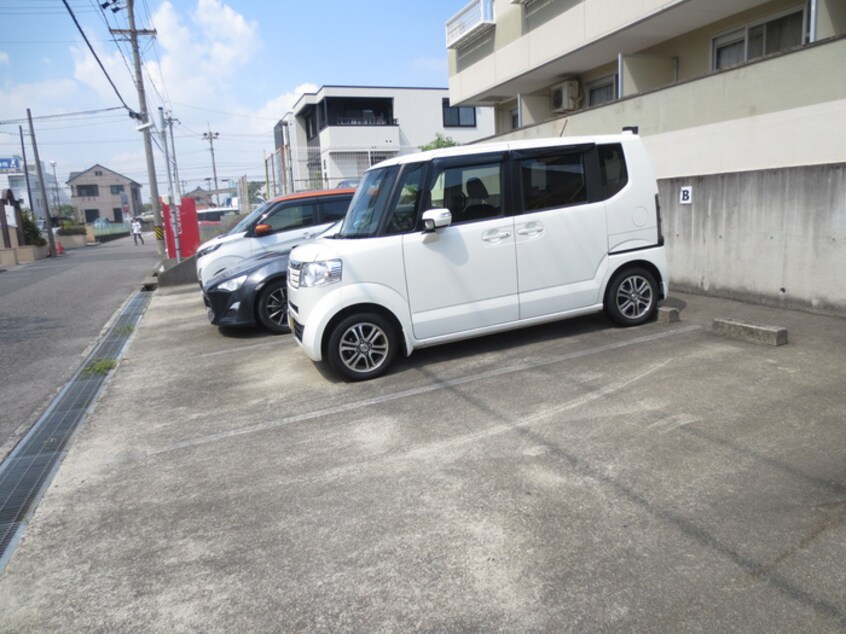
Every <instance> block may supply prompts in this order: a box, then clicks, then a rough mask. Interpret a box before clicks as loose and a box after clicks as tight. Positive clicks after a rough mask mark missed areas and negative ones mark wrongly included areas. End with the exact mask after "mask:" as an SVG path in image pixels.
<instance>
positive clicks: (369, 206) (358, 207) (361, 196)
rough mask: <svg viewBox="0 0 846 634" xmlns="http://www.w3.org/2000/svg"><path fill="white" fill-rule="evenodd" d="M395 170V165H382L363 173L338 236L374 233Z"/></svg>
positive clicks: (388, 194) (366, 236) (365, 235)
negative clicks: (379, 167)
mask: <svg viewBox="0 0 846 634" xmlns="http://www.w3.org/2000/svg"><path fill="white" fill-rule="evenodd" d="M397 171H398V168H397V167H383V168H381V169H375V170H370V171H369V172H366V173H365V174H364V178H363V179H362V181H361V184H360V185H359V186H358V189H357V190H356V191H355V196H353V199H352V202H351V203H350V208H349V211H347V215H346V217H345V218H344V222H343V224H342V225H341V229H340V231H338V236H339V237H341V238H368V237H370V236H373V235H376V232H377V231H378V230H379V225H380V224H382V216H383V214H384V213H385V208H386V207H387V205H388V196H390V194H391V186H392V185H393V182H394V179H395V178H396V174H397Z"/></svg>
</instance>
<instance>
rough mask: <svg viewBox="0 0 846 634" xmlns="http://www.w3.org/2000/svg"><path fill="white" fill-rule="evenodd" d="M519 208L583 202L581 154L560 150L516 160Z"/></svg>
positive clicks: (539, 207)
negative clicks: (518, 170) (520, 199)
mask: <svg viewBox="0 0 846 634" xmlns="http://www.w3.org/2000/svg"><path fill="white" fill-rule="evenodd" d="M519 164H520V181H521V193H522V196H523V209H525V210H526V211H542V210H544V209H555V208H557V207H567V206H569V205H577V204H580V203H584V202H586V201H587V182H586V178H585V155H584V153H583V152H572V151H571V152H563V153H559V154H550V155H548V156H539V157H532V158H526V159H523V160H521V161H520V162H519Z"/></svg>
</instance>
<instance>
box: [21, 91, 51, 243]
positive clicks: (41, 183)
mask: <svg viewBox="0 0 846 634" xmlns="http://www.w3.org/2000/svg"><path fill="white" fill-rule="evenodd" d="M26 118H27V119H28V120H29V135H30V138H31V139H32V153H33V154H34V155H35V173H36V174H38V184H39V186H40V189H41V199H42V200H43V201H44V211H45V212H46V215H47V238H48V240H49V242H50V255H52V256H53V257H56V255H57V253H56V238H55V237H54V236H53V222H52V221H51V220H50V203H48V202H47V188H46V187H45V186H44V174H42V173H41V159H39V158H38V144H37V143H36V142H35V128H33V127H32V113H30V111H29V108H27V109H26ZM31 202H32V201H30V203H31ZM33 206H34V205H33Z"/></svg>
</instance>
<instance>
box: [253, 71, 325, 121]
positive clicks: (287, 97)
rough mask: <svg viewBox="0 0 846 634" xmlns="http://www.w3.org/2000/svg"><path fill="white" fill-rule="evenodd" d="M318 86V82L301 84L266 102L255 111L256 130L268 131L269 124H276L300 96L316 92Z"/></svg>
mask: <svg viewBox="0 0 846 634" xmlns="http://www.w3.org/2000/svg"><path fill="white" fill-rule="evenodd" d="M318 88H319V86H318V85H317V84H311V83H306V84H300V85H299V86H297V87H296V88H294V90H292V91H291V92H286V93H285V94H282V95H279V96H277V97H274V98H273V99H270V100H269V101H267V102H266V103H264V104H263V105H262V106H261V107H260V108H259V109H258V110H257V111H256V112H254V113H253V114H254V116H255V125H254V128H255V131H256V132H262V131H266V130H267V129H268V124H269V126H270V127H272V126H274V125H276V122H277V121H279V120H280V119H281V118H282V117H284V116H285V115H286V114H287V113H288V112H289V111H290V110H291V108H293V107H294V104H295V103H296V102H297V100H298V99H299V98H300V97H302V96H303V95H304V94H306V93H309V92H316V91H317V89H318Z"/></svg>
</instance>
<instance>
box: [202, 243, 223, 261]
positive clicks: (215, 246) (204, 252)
mask: <svg viewBox="0 0 846 634" xmlns="http://www.w3.org/2000/svg"><path fill="white" fill-rule="evenodd" d="M222 246H223V243H222V242H218V243H217V244H213V245H211V246H210V247H203V248H202V249H200V250H199V251H197V257H198V258H201V257H203V256H204V255H208V254H209V253H211V252H212V251H217V250H218V249H219V248H220V247H222Z"/></svg>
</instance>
